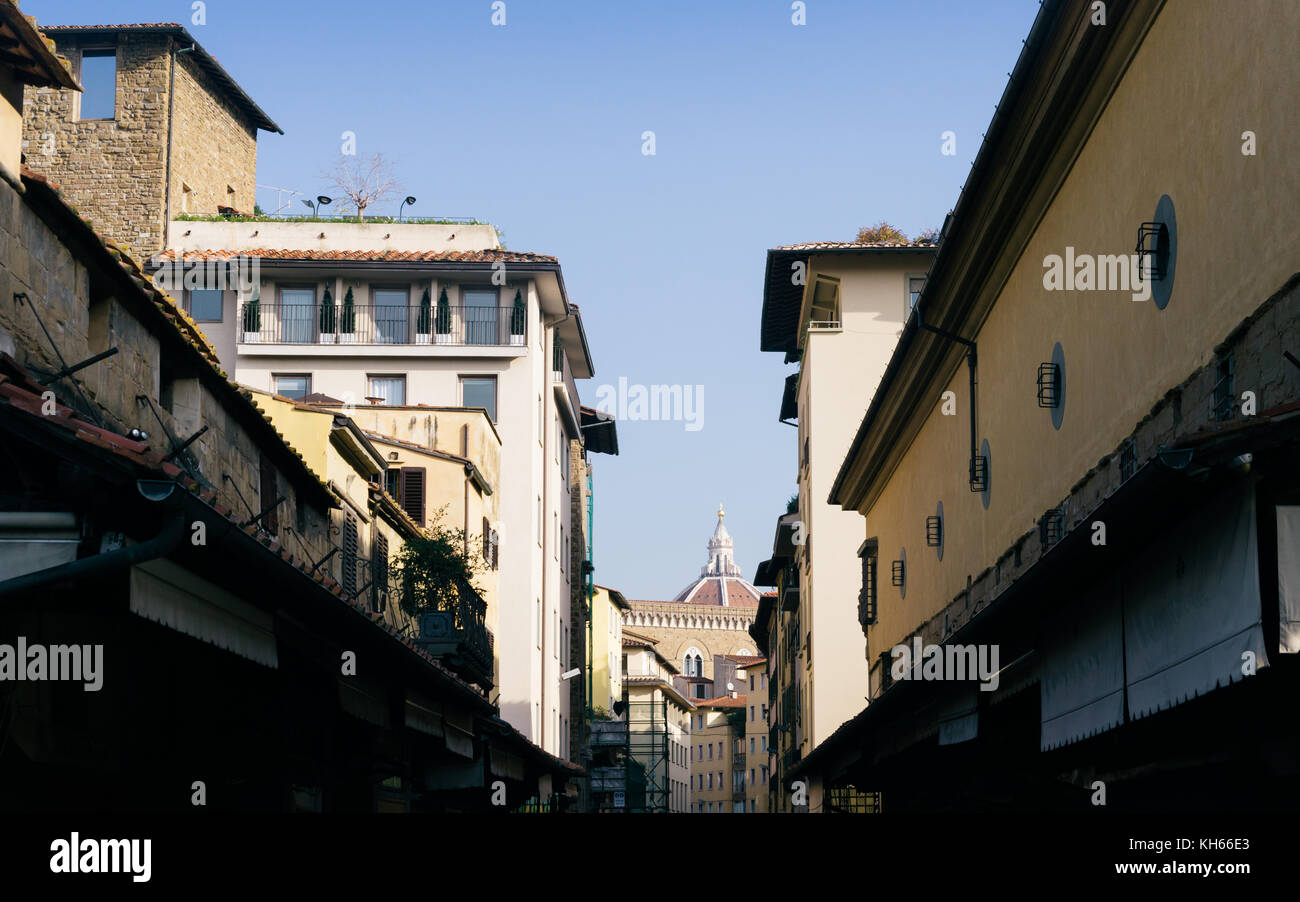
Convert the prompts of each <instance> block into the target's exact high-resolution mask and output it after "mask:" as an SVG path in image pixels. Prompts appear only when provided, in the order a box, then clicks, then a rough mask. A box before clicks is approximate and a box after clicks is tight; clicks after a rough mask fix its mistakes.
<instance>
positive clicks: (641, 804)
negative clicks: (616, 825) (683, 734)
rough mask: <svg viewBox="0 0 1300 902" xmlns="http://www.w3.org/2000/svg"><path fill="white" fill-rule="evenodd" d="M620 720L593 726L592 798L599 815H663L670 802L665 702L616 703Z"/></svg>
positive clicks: (668, 744) (598, 721)
mask: <svg viewBox="0 0 1300 902" xmlns="http://www.w3.org/2000/svg"><path fill="white" fill-rule="evenodd" d="M615 707H616V709H618V713H619V715H620V719H618V720H597V721H592V724H591V755H592V763H591V797H592V803H593V808H594V810H595V811H597V812H600V813H622V814H640V813H646V812H655V813H667V812H668V811H669V806H670V802H671V800H672V784H671V777H670V774H671V769H670V764H671V762H672V751H671V744H670V743H671V736H670V733H669V728H668V700H667V699H666V698H660V699H657V700H651V699H644V700H637V701H632V700H629V699H628V698H627V696H626V695H624V697H623V701H622V702H621V703H620V704H619V705H616V706H615Z"/></svg>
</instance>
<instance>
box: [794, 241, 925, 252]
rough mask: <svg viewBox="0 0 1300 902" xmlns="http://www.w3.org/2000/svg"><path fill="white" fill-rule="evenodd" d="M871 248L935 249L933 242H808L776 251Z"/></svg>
mask: <svg viewBox="0 0 1300 902" xmlns="http://www.w3.org/2000/svg"><path fill="white" fill-rule="evenodd" d="M871 247H901V248H935V247H938V244H937V243H935V242H933V241H806V242H804V243H803V244H786V245H783V246H781V247H774V248H772V250H774V251H852V250H861V249H864V248H871Z"/></svg>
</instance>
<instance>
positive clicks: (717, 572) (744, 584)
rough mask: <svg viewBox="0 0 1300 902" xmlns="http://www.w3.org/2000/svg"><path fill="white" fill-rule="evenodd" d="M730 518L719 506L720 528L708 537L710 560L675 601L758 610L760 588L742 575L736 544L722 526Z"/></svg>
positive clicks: (715, 529) (716, 527) (717, 527)
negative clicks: (755, 586)
mask: <svg viewBox="0 0 1300 902" xmlns="http://www.w3.org/2000/svg"><path fill="white" fill-rule="evenodd" d="M726 516H727V514H726V511H724V510H723V509H722V505H721V504H719V505H718V525H717V526H715V527H714V529H713V535H712V536H710V537H709V545H708V549H709V560H708V563H707V564H705V565H704V566H703V567H701V568H700V577H699V579H697V580H695V582H693V583H691V584H690V585H689V586H687V587H686V588H685V589H682V591H680V592H678V593H677V595H676V596H675V597H674V598H673V601H680V602H683V603H685V604H704V605H718V606H719V607H758V599H759V596H760V593H759V591H758V589H756V588H754V586H753V585H752V584H751V583H750V582H749V581H748V580H746V579H744V578H743V577H741V575H740V567H739V566H737V564H736V560H735V544H734V543H733V542H732V540H731V534H730V533H728V532H727V527H726V526H725V525H724V524H723V519H724V518H725V517H726Z"/></svg>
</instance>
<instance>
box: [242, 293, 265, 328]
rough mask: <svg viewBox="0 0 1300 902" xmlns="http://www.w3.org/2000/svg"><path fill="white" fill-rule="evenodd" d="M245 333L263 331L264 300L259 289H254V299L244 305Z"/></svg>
mask: <svg viewBox="0 0 1300 902" xmlns="http://www.w3.org/2000/svg"><path fill="white" fill-rule="evenodd" d="M244 331H245V332H261V331H262V300H261V297H260V296H259V295H258V292H257V289H256V288H254V289H253V299H252V300H251V301H249V302H248V303H247V304H245V305H244Z"/></svg>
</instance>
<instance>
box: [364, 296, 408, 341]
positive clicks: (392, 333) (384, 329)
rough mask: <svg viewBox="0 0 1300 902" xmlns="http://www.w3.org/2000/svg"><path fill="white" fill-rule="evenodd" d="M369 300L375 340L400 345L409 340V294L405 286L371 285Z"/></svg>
mask: <svg viewBox="0 0 1300 902" xmlns="http://www.w3.org/2000/svg"><path fill="white" fill-rule="evenodd" d="M370 302H371V304H373V305H374V308H373V314H372V315H373V316H374V318H375V342H376V343H378V344H381V345H401V344H407V343H409V342H410V337H409V336H408V334H407V333H408V331H409V328H408V327H409V326H410V295H409V293H408V289H406V288H380V287H377V286H371V288H370Z"/></svg>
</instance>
